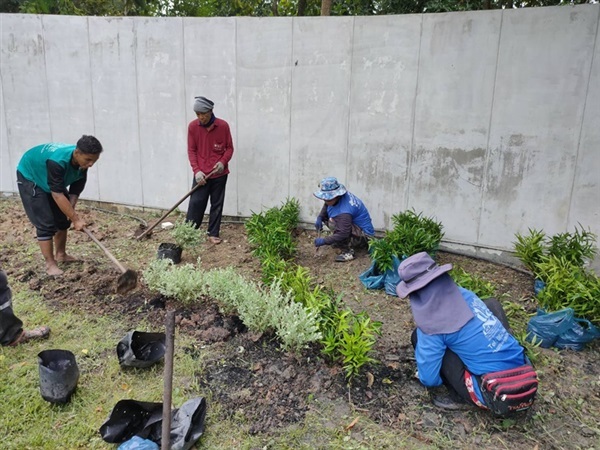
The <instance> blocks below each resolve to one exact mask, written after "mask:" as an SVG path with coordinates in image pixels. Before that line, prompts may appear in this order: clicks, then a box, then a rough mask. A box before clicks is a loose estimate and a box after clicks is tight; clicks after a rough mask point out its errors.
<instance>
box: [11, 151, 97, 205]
mask: <svg viewBox="0 0 600 450" xmlns="http://www.w3.org/2000/svg"><path fill="white" fill-rule="evenodd" d="M75 148H76V146H75V145H71V144H59V143H55V142H51V143H48V144H42V145H38V146H37V147H33V148H32V149H30V150H27V151H26V152H25V154H24V155H23V157H22V158H21V161H19V165H18V166H17V170H18V171H19V172H21V174H22V175H23V177H24V178H26V179H27V180H29V181H31V182H33V183H35V184H36V186H38V187H39V188H40V189H42V190H43V191H44V192H47V193H48V194H50V193H51V192H57V193H63V194H65V195H80V194H81V192H82V191H83V188H84V187H85V182H86V180H87V169H80V168H79V167H76V166H74V165H73V163H72V162H71V160H72V157H73V152H74V151H75ZM67 187H69V190H67Z"/></svg>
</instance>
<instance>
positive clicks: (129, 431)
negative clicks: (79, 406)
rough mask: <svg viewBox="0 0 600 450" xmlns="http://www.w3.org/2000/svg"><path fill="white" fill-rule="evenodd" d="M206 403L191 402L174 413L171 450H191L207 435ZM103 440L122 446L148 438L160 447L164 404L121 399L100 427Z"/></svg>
mask: <svg viewBox="0 0 600 450" xmlns="http://www.w3.org/2000/svg"><path fill="white" fill-rule="evenodd" d="M205 418H206V400H205V399H204V398H203V397H199V398H194V399H191V400H188V401H187V402H185V403H184V404H183V405H181V408H178V409H174V410H172V411H171V437H170V440H171V446H170V448H171V450H188V449H190V448H191V447H192V446H193V445H194V444H195V443H196V441H197V440H198V439H200V436H202V434H203V433H204V420H205ZM99 431H100V435H101V436H102V439H104V440H105V441H106V442H109V443H113V444H115V443H121V442H124V441H126V440H128V439H131V438H132V437H133V436H140V437H142V438H144V439H149V440H151V441H153V442H156V443H157V444H160V443H161V439H162V403H149V402H138V401H136V400H121V401H119V402H117V404H116V405H115V407H114V408H113V410H112V412H111V414H110V417H109V418H108V420H107V421H106V422H104V424H102V426H101V427H100V430H99Z"/></svg>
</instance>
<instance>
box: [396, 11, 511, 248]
mask: <svg viewBox="0 0 600 450" xmlns="http://www.w3.org/2000/svg"><path fill="white" fill-rule="evenodd" d="M500 22H501V15H500V14H497V13H494V12H481V13H476V14H475V13H469V14H427V15H424V16H423V35H422V38H421V53H420V55H421V56H420V61H419V80H418V87H417V101H416V107H415V130H414V146H413V152H412V161H411V165H410V173H409V176H410V187H409V204H408V205H407V206H408V207H409V208H415V210H416V211H423V213H424V214H425V215H427V216H432V215H433V216H435V217H436V218H437V220H440V221H441V222H442V223H443V225H444V229H445V232H446V238H447V239H450V240H453V241H459V242H475V241H476V240H477V225H478V222H479V210H480V205H481V195H482V186H483V179H484V168H485V161H486V148H487V139H488V132H487V130H488V127H489V123H490V114H491V111H492V96H493V92H494V77H495V72H496V55H497V50H498V39H499V36H500Z"/></svg>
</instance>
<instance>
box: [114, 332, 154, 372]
mask: <svg viewBox="0 0 600 450" xmlns="http://www.w3.org/2000/svg"><path fill="white" fill-rule="evenodd" d="M165 339H166V337H165V333H146V332H143V331H130V332H129V333H127V335H125V337H124V338H123V339H121V341H120V342H119V343H118V344H117V357H118V358H119V364H120V365H121V366H123V367H142V368H145V367H150V366H151V365H153V364H155V363H157V362H158V361H160V360H161V359H162V358H163V357H164V356H165V351H166V346H165Z"/></svg>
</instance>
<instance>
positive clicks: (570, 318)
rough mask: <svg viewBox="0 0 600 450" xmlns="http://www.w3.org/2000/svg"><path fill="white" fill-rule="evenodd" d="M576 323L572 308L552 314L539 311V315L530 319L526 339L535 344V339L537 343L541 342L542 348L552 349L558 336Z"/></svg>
mask: <svg viewBox="0 0 600 450" xmlns="http://www.w3.org/2000/svg"><path fill="white" fill-rule="evenodd" d="M574 323H575V322H574V313H573V309H572V308H565V309H561V310H560V311H555V312H551V313H547V312H546V311H544V310H543V309H538V310H537V314H536V315H535V316H533V317H532V318H531V319H529V323H528V324H527V337H526V339H527V341H528V342H533V341H534V338H535V342H540V347H543V348H550V347H552V346H553V345H554V343H555V342H556V340H557V339H558V336H559V335H561V334H562V333H564V332H566V331H567V330H570V329H571V328H572V327H573V324H574Z"/></svg>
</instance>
